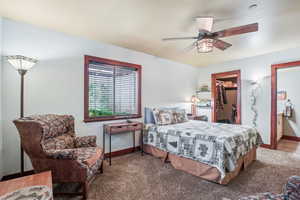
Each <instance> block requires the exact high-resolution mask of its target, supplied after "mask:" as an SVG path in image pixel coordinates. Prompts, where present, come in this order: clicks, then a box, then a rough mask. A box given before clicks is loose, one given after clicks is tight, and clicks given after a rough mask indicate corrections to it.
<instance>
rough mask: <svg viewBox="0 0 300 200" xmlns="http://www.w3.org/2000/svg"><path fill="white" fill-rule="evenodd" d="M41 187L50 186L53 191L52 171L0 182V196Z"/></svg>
mask: <svg viewBox="0 0 300 200" xmlns="http://www.w3.org/2000/svg"><path fill="white" fill-rule="evenodd" d="M41 185H45V186H48V187H49V188H50V189H52V178H51V172H50V171H47V172H43V173H39V174H34V175H30V176H24V177H21V178H16V179H12V180H8V181H3V182H0V196H3V195H5V194H8V193H11V192H14V191H18V190H21V189H23V188H26V187H32V186H41ZM51 195H52V194H51Z"/></svg>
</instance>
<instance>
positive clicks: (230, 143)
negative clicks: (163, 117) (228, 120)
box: [144, 108, 262, 184]
mask: <svg viewBox="0 0 300 200" xmlns="http://www.w3.org/2000/svg"><path fill="white" fill-rule="evenodd" d="M261 143H262V140H261V137H260V135H259V133H258V132H257V131H256V129H254V128H251V127H248V126H243V125H231V124H222V123H209V122H203V121H196V120H187V121H184V122H182V123H174V124H167V125H157V124H155V122H154V120H153V113H152V109H148V108H146V109H145V132H144V144H145V145H144V151H145V152H146V153H149V154H151V155H153V156H155V157H159V158H162V159H164V160H165V161H169V162H170V163H171V164H172V165H173V167H174V168H176V169H179V170H183V171H186V172H188V173H191V174H193V175H195V176H199V177H201V178H204V179H206V180H209V181H213V182H216V183H219V184H227V183H229V182H230V181H231V180H232V179H233V178H234V177H236V176H237V175H238V174H239V172H240V171H241V170H243V169H246V168H247V167H248V166H249V165H250V164H251V163H252V162H253V161H254V160H256V149H257V147H258V146H259V145H260V144H261Z"/></svg>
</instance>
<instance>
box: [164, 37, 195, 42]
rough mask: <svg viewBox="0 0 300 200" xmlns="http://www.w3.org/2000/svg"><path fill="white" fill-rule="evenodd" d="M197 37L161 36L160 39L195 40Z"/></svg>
mask: <svg viewBox="0 0 300 200" xmlns="http://www.w3.org/2000/svg"><path fill="white" fill-rule="evenodd" d="M196 39H198V37H174V38H163V39H162V41H168V40H196Z"/></svg>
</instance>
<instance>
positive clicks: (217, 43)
mask: <svg viewBox="0 0 300 200" xmlns="http://www.w3.org/2000/svg"><path fill="white" fill-rule="evenodd" d="M213 45H214V47H216V48H218V49H220V50H222V51H224V50H226V49H227V48H229V47H231V46H232V44H229V43H227V42H224V41H223V40H218V39H214V42H213Z"/></svg>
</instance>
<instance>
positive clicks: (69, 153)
mask: <svg viewBox="0 0 300 200" xmlns="http://www.w3.org/2000/svg"><path fill="white" fill-rule="evenodd" d="M46 154H47V156H48V157H50V158H54V159H61V160H76V159H77V157H78V156H77V154H76V150H75V149H54V150H48V151H46Z"/></svg>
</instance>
